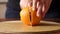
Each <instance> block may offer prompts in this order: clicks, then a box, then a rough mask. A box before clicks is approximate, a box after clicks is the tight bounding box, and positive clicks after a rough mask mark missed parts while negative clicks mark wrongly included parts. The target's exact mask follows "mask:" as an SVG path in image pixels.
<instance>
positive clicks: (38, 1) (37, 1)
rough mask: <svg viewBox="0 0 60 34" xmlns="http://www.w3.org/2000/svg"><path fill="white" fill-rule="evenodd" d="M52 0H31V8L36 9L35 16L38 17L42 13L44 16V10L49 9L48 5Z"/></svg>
mask: <svg viewBox="0 0 60 34" xmlns="http://www.w3.org/2000/svg"><path fill="white" fill-rule="evenodd" d="M51 1H52V0H33V5H32V7H33V9H34V10H36V9H37V16H38V17H39V16H40V15H42V17H44V16H45V14H46V12H47V11H48V9H49V6H50V4H51Z"/></svg>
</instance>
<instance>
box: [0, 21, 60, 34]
mask: <svg viewBox="0 0 60 34" xmlns="http://www.w3.org/2000/svg"><path fill="white" fill-rule="evenodd" d="M55 30H60V24H59V23H56V22H49V21H41V23H40V24H39V25H37V26H27V25H25V24H23V23H22V22H21V21H4V22H0V32H3V33H13V32H46V31H55Z"/></svg>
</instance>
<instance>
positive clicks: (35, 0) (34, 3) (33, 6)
mask: <svg viewBox="0 0 60 34" xmlns="http://www.w3.org/2000/svg"><path fill="white" fill-rule="evenodd" d="M36 7H37V0H33V5H32V8H33V10H35V9H36Z"/></svg>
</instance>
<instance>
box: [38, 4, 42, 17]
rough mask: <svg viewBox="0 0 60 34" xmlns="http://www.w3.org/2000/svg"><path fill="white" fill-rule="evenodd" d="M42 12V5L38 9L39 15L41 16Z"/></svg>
mask: <svg viewBox="0 0 60 34" xmlns="http://www.w3.org/2000/svg"><path fill="white" fill-rule="evenodd" d="M41 13H42V5H40V6H39V8H38V10H37V16H38V17H39V16H40V15H41Z"/></svg>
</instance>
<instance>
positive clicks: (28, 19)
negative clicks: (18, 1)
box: [20, 7, 41, 26]
mask: <svg viewBox="0 0 60 34" xmlns="http://www.w3.org/2000/svg"><path fill="white" fill-rule="evenodd" d="M36 13H37V11H36V10H32V8H31V7H25V8H23V9H22V10H21V12H20V17H21V21H22V22H23V23H24V24H26V25H32V26H33V25H37V24H39V23H40V20H41V16H39V17H38V16H37V15H36Z"/></svg>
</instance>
